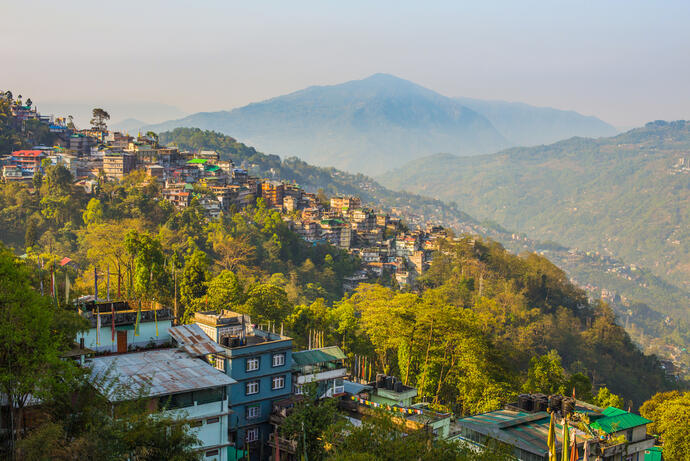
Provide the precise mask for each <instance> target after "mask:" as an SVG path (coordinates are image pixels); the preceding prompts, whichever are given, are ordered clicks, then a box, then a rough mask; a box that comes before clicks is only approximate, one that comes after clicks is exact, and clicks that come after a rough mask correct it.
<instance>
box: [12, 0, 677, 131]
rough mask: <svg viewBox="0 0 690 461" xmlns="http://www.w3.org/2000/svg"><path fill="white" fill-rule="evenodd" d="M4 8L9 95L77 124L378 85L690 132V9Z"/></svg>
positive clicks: (557, 4)
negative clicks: (353, 84)
mask: <svg viewBox="0 0 690 461" xmlns="http://www.w3.org/2000/svg"><path fill="white" fill-rule="evenodd" d="M0 1H1V2H2V6H1V10H2V14H3V16H5V17H6V18H11V20H5V21H3V22H2V26H0V43H3V45H2V46H1V47H0V89H11V90H12V91H13V92H14V94H15V95H16V94H22V95H24V97H26V96H30V97H31V98H32V100H33V101H34V102H36V103H37V105H38V108H39V110H41V109H42V107H43V108H45V107H48V108H50V109H61V108H64V110H69V111H75V112H78V113H75V114H73V115H75V116H76V117H77V118H78V120H79V119H80V118H83V117H86V116H87V114H88V108H89V107H93V106H95V105H102V106H105V108H106V109H108V108H109V107H110V108H111V109H110V113H111V117H112V121H118V120H122V119H124V118H126V117H131V116H135V117H145V118H144V119H143V120H144V121H146V122H158V121H162V120H164V119H166V118H176V117H179V116H180V115H182V114H183V113H193V112H199V111H213V110H223V109H232V108H235V107H240V106H243V105H245V104H248V103H250V102H255V101H260V100H263V99H267V98H270V97H274V96H279V95H281V94H285V93H289V92H292V91H296V90H299V89H302V88H304V87H307V86H311V85H330V84H337V83H341V82H345V81H348V80H353V79H360V78H364V77H367V76H369V75H371V74H374V73H378V72H383V73H390V74H394V75H397V76H398V77H401V78H405V79H408V80H411V81H413V82H415V83H418V84H420V85H423V86H425V87H428V88H430V89H433V90H435V91H438V92H439V93H442V94H444V95H446V96H465V97H474V98H482V99H500V100H507V101H520V102H526V103H529V104H534V105H538V106H551V107H556V108H559V109H569V110H575V111H577V112H580V113H583V114H586V115H595V116H597V117H600V118H601V119H603V120H605V121H607V122H609V123H611V124H613V125H614V126H617V127H632V126H639V125H641V124H644V123H645V122H647V121H650V120H656V119H665V120H672V119H673V120H675V119H690V85H689V84H688V82H690V59H689V58H688V56H689V54H690V53H689V52H690V27H687V24H688V22H689V20H690V2H688V1H687V0H683V1H675V0H664V1H655V2H652V1H636V0H627V1H605V0H601V1H594V0H591V1H588V0H579V1H565V0H558V1H553V0H544V1H540V2H537V1H529V0H520V1H514V0H513V1H489V0H482V1H479V0H477V1H475V2H467V1H463V2H460V1H435V2H431V1H429V2H419V1H417V2H407V1H378V2H371V1H357V0H348V1H347V2H336V1H330V0H320V1H299V0H295V1H291V2H287V1H264V2H236V1H230V0H223V1H215V0H197V1H176V0H167V1H157V0H144V1H141V0H140V1H137V2H133V1H129V0H118V1H101V2H94V1H89V2H86V1H77V0H75V1H72V0H66V1H62V2H55V1H50V2H48V1H46V2H43V1H34V0H22V1H11V0H0ZM147 107H148V109H147ZM113 108H114V110H113ZM82 112H83V113H82Z"/></svg>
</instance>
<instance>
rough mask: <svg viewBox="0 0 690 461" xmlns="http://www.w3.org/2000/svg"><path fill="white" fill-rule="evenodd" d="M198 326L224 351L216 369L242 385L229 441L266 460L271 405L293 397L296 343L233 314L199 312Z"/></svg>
mask: <svg viewBox="0 0 690 461" xmlns="http://www.w3.org/2000/svg"><path fill="white" fill-rule="evenodd" d="M194 320H195V323H196V324H197V325H198V326H199V327H200V328H201V329H202V330H203V331H204V333H206V334H207V335H208V336H209V337H210V338H211V339H212V340H214V341H215V342H216V343H218V344H220V345H221V346H222V348H223V352H221V353H218V354H214V356H213V360H214V363H215V367H216V368H217V369H219V370H221V371H224V372H225V373H226V374H227V375H228V376H230V377H231V378H232V379H233V380H235V381H237V384H235V385H233V386H231V389H230V392H229V395H230V411H232V418H231V425H230V441H231V442H233V443H234V444H235V448H236V449H237V450H239V451H241V450H249V452H250V454H251V458H252V459H261V458H263V457H264V454H267V453H264V445H265V443H266V441H267V440H268V436H269V433H270V432H271V426H270V424H269V416H270V414H271V411H272V409H273V408H272V404H273V402H275V401H278V400H283V399H285V398H287V397H288V396H290V395H291V394H292V338H289V337H287V336H283V335H281V334H278V333H271V332H269V331H266V330H262V329H259V328H257V327H256V326H254V325H252V323H251V319H250V318H249V316H247V315H244V314H238V313H236V312H232V311H228V310H223V311H222V312H220V313H218V312H197V313H195V316H194ZM230 459H234V458H230Z"/></svg>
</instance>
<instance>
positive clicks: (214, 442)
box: [86, 348, 235, 461]
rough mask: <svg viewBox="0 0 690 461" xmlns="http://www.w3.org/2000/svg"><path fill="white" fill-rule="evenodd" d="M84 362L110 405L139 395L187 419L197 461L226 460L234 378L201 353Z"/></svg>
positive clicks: (178, 351)
mask: <svg viewBox="0 0 690 461" xmlns="http://www.w3.org/2000/svg"><path fill="white" fill-rule="evenodd" d="M86 366H88V367H90V368H91V373H92V374H91V376H92V377H93V382H94V385H95V386H96V387H97V388H98V389H99V390H100V391H101V392H103V393H104V395H105V396H106V397H107V398H108V399H110V401H111V402H112V403H118V402H122V401H127V400H130V399H131V400H133V399H137V398H141V397H142V395H141V394H142V393H143V397H144V398H146V399H147V400H148V405H147V407H148V408H149V409H151V410H153V411H163V412H165V414H166V415H169V416H172V417H173V418H181V419H185V420H187V421H190V422H191V426H192V428H193V429H192V432H193V433H194V435H196V437H197V438H198V439H199V442H200V443H199V446H198V447H197V448H198V450H199V451H200V452H201V455H202V458H201V459H203V460H204V461H226V460H228V459H229V455H228V452H229V451H230V450H232V447H231V443H230V441H229V431H228V428H229V425H230V424H229V422H230V417H231V416H232V415H231V414H230V410H229V407H230V401H229V399H228V392H227V390H228V388H229V387H231V386H232V385H234V384H235V380H233V379H232V378H231V377H229V376H227V375H226V374H225V373H223V372H221V371H219V370H216V369H215V368H213V367H212V366H211V365H210V364H208V363H207V362H206V361H205V360H204V359H203V353H201V354H199V353H197V352H195V351H194V350H191V351H189V350H186V349H185V348H170V349H157V350H147V351H143V352H135V353H131V354H119V355H118V354H116V355H104V356H99V357H94V358H92V359H89V360H87V361H86ZM111 377H112V378H111ZM113 381H114V382H115V383H114V384H115V385H113ZM118 383H119V384H121V386H118ZM144 383H145V384H144ZM123 390H125V392H122V391H123Z"/></svg>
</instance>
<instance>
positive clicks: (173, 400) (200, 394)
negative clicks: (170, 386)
mask: <svg viewBox="0 0 690 461" xmlns="http://www.w3.org/2000/svg"><path fill="white" fill-rule="evenodd" d="M224 399H225V389H224V388H222V387H217V388H213V389H204V390H201V391H193V392H183V393H180V394H173V395H171V396H168V397H162V398H161V406H163V407H165V408H166V409H168V410H174V409H177V408H187V407H192V406H194V402H196V404H197V405H203V404H206V403H212V402H220V401H221V400H224Z"/></svg>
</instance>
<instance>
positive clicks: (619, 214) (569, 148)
mask: <svg viewBox="0 0 690 461" xmlns="http://www.w3.org/2000/svg"><path fill="white" fill-rule="evenodd" d="M381 181H382V182H383V184H385V185H387V186H389V187H391V188H394V189H397V190H407V191H412V192H415V193H421V194H425V195H429V196H433V197H438V198H441V199H443V200H447V201H454V202H456V203H459V204H462V207H463V209H464V210H465V211H467V212H468V213H470V214H472V215H474V216H476V217H478V218H481V219H492V220H493V221H495V222H497V223H499V224H500V225H502V226H505V227H506V228H509V229H513V230H517V231H521V232H525V233H526V234H528V235H530V236H532V237H533V238H538V239H541V240H553V241H557V242H559V243H561V244H564V245H568V246H571V247H579V248H583V249H587V250H598V251H599V252H601V253H602V254H604V255H615V256H617V257H620V258H623V259H624V260H626V261H627V262H629V263H633V264H636V265H638V266H642V267H646V268H649V269H650V270H652V271H653V272H654V273H655V274H656V275H658V276H659V277H661V278H663V279H665V280H668V281H670V282H672V283H675V284H676V285H678V286H679V287H681V288H683V289H684V290H688V288H690V265H688V261H690V187H689V185H690V123H688V122H683V121H679V122H672V123H667V122H654V123H649V124H647V125H646V126H645V127H643V128H638V129H635V130H632V131H629V132H627V133H624V134H621V135H619V136H615V137H612V138H601V139H583V138H573V139H569V140H567V141H562V142H558V143H556V144H552V145H549V146H539V147H532V148H515V149H509V150H506V151H504V152H501V153H498V154H494V155H487V156H480V157H473V158H465V157H454V156H451V155H436V156H433V157H429V158H427V159H424V160H420V161H416V162H413V163H410V164H409V165H406V166H405V167H403V168H400V169H397V170H394V171H392V172H390V173H389V174H387V175H385V176H383V177H382V178H381ZM686 308H687V306H678V311H679V312H686Z"/></svg>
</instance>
